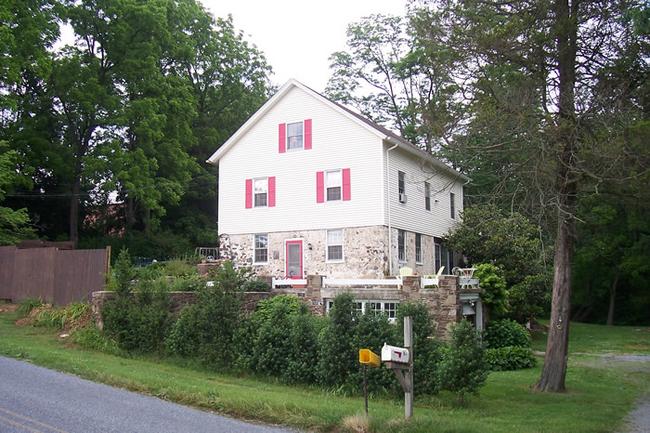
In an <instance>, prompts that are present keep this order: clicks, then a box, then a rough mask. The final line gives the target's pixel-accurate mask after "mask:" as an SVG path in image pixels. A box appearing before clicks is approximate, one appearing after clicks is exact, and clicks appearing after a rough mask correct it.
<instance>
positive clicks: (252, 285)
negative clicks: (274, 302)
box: [243, 278, 271, 292]
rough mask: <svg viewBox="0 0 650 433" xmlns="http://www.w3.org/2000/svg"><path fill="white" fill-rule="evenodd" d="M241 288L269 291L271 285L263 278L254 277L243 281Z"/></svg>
mask: <svg viewBox="0 0 650 433" xmlns="http://www.w3.org/2000/svg"><path fill="white" fill-rule="evenodd" d="M243 290H244V291H245V292H270V291H271V286H270V285H269V283H267V282H266V281H264V280H261V279H259V278H254V279H251V280H248V281H246V282H245V283H244V287H243Z"/></svg>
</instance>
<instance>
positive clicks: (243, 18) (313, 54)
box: [200, 0, 406, 91]
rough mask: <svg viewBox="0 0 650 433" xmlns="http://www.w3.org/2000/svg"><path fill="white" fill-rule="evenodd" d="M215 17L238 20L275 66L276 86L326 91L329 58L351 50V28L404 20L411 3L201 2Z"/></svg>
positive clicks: (237, 24) (381, 0) (370, 0)
mask: <svg viewBox="0 0 650 433" xmlns="http://www.w3.org/2000/svg"><path fill="white" fill-rule="evenodd" d="M200 1H201V3H203V5H204V6H205V7H206V9H208V10H209V11H210V12H211V13H212V14H213V15H215V16H219V17H225V16H226V15H228V14H231V15H232V16H233V21H234V25H235V28H237V29H241V30H243V31H244V34H245V35H246V39H247V40H248V42H249V43H252V44H255V45H256V46H257V47H258V48H259V49H260V50H261V51H262V52H263V53H264V55H265V56H266V60H267V62H268V63H269V64H270V65H271V66H272V67H273V71H274V73H275V74H274V75H273V76H272V77H271V79H272V81H273V82H274V83H275V84H278V85H280V84H283V83H284V82H285V81H287V80H288V79H289V78H295V79H297V80H298V81H300V82H302V83H304V84H305V85H307V86H309V87H311V88H313V89H314V90H316V91H323V90H325V85H326V84H327V80H328V78H329V76H330V70H329V61H328V58H329V56H330V55H331V54H332V53H333V52H335V51H340V50H343V49H345V40H346V37H345V31H346V29H347V25H348V24H350V23H352V22H355V21H358V20H359V19H360V18H361V17H364V16H367V15H371V14H376V13H381V14H392V15H403V14H404V12H405V10H406V0H347V1H346V0H329V1H308V0H302V1H300V0H276V1H251V0H200Z"/></svg>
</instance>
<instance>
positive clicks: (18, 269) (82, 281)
mask: <svg viewBox="0 0 650 433" xmlns="http://www.w3.org/2000/svg"><path fill="white" fill-rule="evenodd" d="M109 255H110V253H109V251H108V250H59V249H57V248H30V249H16V248H14V247H0V298H4V299H10V300H12V301H13V302H20V301H22V300H23V299H26V298H41V299H42V300H43V301H45V302H49V303H53V304H56V305H65V304H68V303H70V302H74V301H88V300H89V299H90V294H91V293H92V292H94V291H98V290H103V289H104V286H105V275H106V273H107V271H108V263H109V262H108V260H109Z"/></svg>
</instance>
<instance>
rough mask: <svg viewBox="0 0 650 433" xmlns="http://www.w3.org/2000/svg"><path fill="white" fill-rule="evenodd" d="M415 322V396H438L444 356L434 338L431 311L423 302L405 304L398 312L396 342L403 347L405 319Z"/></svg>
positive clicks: (401, 305)
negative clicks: (439, 366) (441, 359)
mask: <svg viewBox="0 0 650 433" xmlns="http://www.w3.org/2000/svg"><path fill="white" fill-rule="evenodd" d="M405 316H411V320H412V322H413V344H414V350H415V353H416V356H415V361H414V364H415V365H414V370H415V371H414V376H415V377H414V382H415V394H416V395H421V394H436V393H437V392H438V390H439V386H438V380H437V374H436V371H437V368H438V363H439V362H440V358H441V356H442V352H441V344H440V343H439V342H438V341H436V340H435V339H434V338H433V332H434V328H433V322H432V318H431V315H430V314H429V309H428V308H427V306H426V305H424V304H423V303H421V302H404V303H402V304H400V306H399V309H398V310H397V336H396V340H397V341H399V342H400V343H399V344H397V345H398V346H401V344H402V343H401V342H402V341H403V335H404V317H405Z"/></svg>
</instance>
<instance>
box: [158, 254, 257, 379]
mask: <svg viewBox="0 0 650 433" xmlns="http://www.w3.org/2000/svg"><path fill="white" fill-rule="evenodd" d="M242 275H243V274H242V273H241V272H240V271H238V270H235V269H234V268H233V266H232V264H231V263H230V262H226V264H224V265H223V266H221V267H219V269H218V270H217V271H216V272H214V273H213V274H212V279H213V281H214V285H212V286H210V287H208V286H207V285H203V286H202V287H201V288H200V289H199V290H198V291H197V303H196V304H193V305H190V306H187V307H185V308H184V309H183V310H182V311H181V314H180V317H179V318H178V320H177V321H176V323H175V324H174V326H173V327H172V329H171V332H170V334H169V336H168V337H167V339H166V342H165V344H166V346H167V349H168V350H169V351H170V352H171V353H173V354H177V355H181V356H194V357H198V358H199V359H201V360H202V361H204V362H206V363H208V364H211V365H218V366H221V367H231V366H232V364H233V361H234V360H235V359H236V357H237V354H236V353H234V351H232V350H223V348H226V347H233V342H234V337H235V335H236V333H237V332H238V328H239V325H240V322H241V320H242V319H241V316H242V315H241V301H242V300H241V291H240V290H239V288H240V287H241V284H242V282H243V281H244V278H243V277H242Z"/></svg>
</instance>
